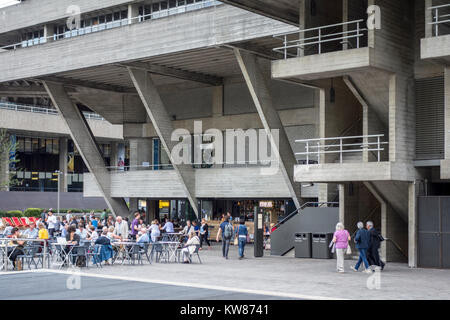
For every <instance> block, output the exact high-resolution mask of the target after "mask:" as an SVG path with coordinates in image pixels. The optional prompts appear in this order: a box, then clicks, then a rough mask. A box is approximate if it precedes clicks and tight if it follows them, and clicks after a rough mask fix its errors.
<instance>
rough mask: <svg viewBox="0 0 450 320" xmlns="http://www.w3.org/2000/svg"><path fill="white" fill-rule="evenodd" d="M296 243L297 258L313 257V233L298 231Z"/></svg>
mask: <svg viewBox="0 0 450 320" xmlns="http://www.w3.org/2000/svg"><path fill="white" fill-rule="evenodd" d="M294 245H295V257H296V258H311V257H312V247H311V233H296V234H295V240H294Z"/></svg>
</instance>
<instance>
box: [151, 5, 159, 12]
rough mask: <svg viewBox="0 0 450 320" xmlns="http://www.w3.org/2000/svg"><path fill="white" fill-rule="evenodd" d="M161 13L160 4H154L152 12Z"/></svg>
mask: <svg viewBox="0 0 450 320" xmlns="http://www.w3.org/2000/svg"><path fill="white" fill-rule="evenodd" d="M156 11H159V3H153V4H152V12H156Z"/></svg>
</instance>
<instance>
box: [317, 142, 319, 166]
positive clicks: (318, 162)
mask: <svg viewBox="0 0 450 320" xmlns="http://www.w3.org/2000/svg"><path fill="white" fill-rule="evenodd" d="M317 163H320V141H317Z"/></svg>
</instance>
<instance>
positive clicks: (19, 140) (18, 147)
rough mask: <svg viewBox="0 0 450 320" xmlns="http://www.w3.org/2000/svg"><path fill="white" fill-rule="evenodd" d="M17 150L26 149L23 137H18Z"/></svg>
mask: <svg viewBox="0 0 450 320" xmlns="http://www.w3.org/2000/svg"><path fill="white" fill-rule="evenodd" d="M17 150H18V151H19V152H23V151H24V150H25V146H24V141H23V138H19V139H17Z"/></svg>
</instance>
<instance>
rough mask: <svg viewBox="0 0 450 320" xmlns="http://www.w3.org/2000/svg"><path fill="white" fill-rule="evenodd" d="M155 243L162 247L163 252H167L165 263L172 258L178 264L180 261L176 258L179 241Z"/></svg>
mask: <svg viewBox="0 0 450 320" xmlns="http://www.w3.org/2000/svg"><path fill="white" fill-rule="evenodd" d="M156 243H157V244H161V245H162V246H163V251H164V250H165V251H167V253H168V255H167V262H170V260H171V259H172V258H175V259H174V260H175V261H176V262H179V260H180V259H179V257H178V256H177V249H178V246H179V244H180V242H179V241H158V242H156Z"/></svg>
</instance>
